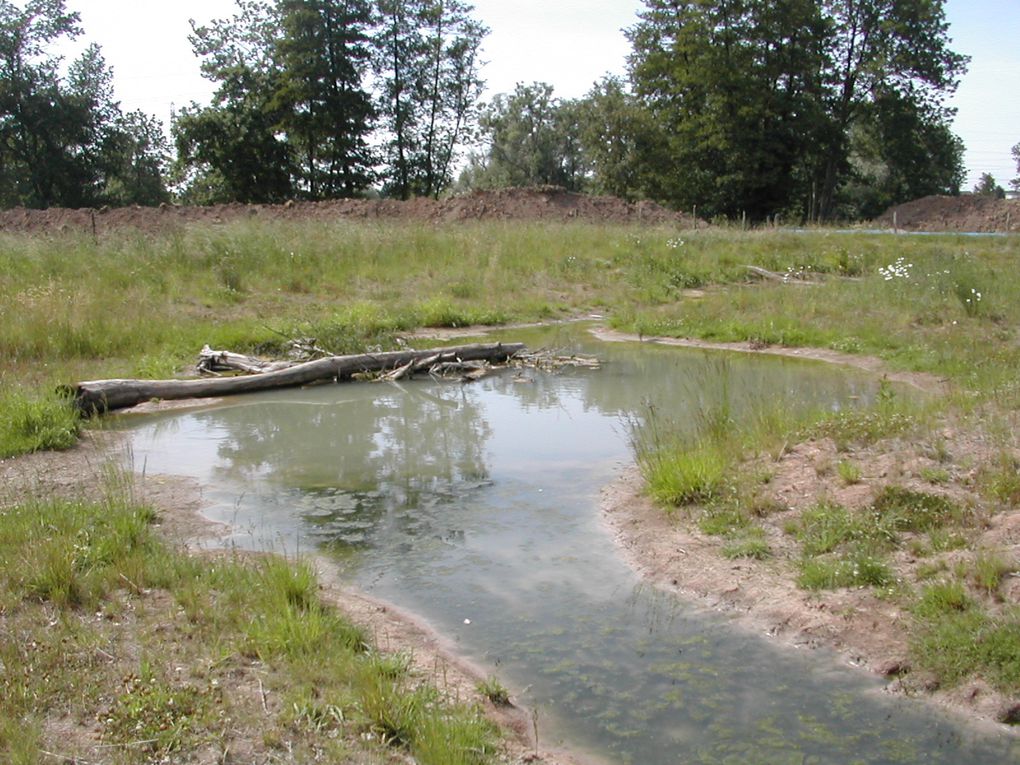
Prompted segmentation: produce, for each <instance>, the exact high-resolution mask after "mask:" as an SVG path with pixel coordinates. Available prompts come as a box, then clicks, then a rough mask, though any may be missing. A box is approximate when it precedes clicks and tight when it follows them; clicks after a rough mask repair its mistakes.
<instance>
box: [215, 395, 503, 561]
mask: <svg viewBox="0 0 1020 765" xmlns="http://www.w3.org/2000/svg"><path fill="white" fill-rule="evenodd" d="M203 417H204V418H208V420H209V423H208V424H209V426H210V429H213V430H215V431H218V432H220V433H222V434H223V435H222V436H221V437H222V439H223V440H222V442H221V444H220V447H219V450H218V451H219V455H220V457H221V458H222V459H223V467H222V469H221V475H222V476H223V478H224V479H228V480H230V481H231V482H234V483H240V484H242V485H244V484H252V483H254V482H268V483H269V484H270V485H272V486H273V487H275V488H274V490H273V491H274V492H275V493H277V494H278V495H279V494H280V493H282V495H283V496H282V497H279V498H278V499H277V501H275V502H274V504H279V505H284V506H285V507H286V509H288V510H296V511H297V513H299V514H300V515H301V517H302V518H303V519H304V520H305V521H306V522H307V523H308V524H310V525H311V527H312V528H313V529H314V532H313V533H314V534H315V536H317V537H318V538H320V539H322V540H323V541H327V542H332V543H333V544H335V545H336V544H338V545H340V546H357V547H360V546H365V545H369V546H370V545H371V543H372V540H373V539H374V538H376V537H378V536H380V535H382V534H384V533H391V532H392V531H394V530H399V531H400V532H402V533H403V534H410V535H415V536H417V535H421V534H430V535H439V536H440V537H442V538H443V539H446V540H448V541H456V540H457V539H458V538H459V537H462V536H463V532H462V531H460V530H458V529H450V528H446V527H445V526H446V524H444V523H443V518H442V513H441V512H440V511H441V510H442V508H443V507H444V506H446V505H448V504H449V503H450V502H452V501H455V500H456V501H460V500H461V498H462V497H463V496H464V494H465V493H467V492H471V491H475V490H477V489H478V488H479V487H480V486H483V485H485V484H486V483H487V481H488V468H487V466H486V464H485V459H484V455H485V442H486V440H487V439H488V438H489V436H490V435H491V429H490V427H489V425H488V423H487V421H486V420H485V417H484V416H483V413H482V411H481V409H480V407H479V406H478V403H477V401H476V400H475V399H474V397H473V396H472V395H471V393H470V391H469V390H467V389H464V388H462V387H459V386H454V385H448V386H435V385H431V384H428V383H418V382H411V383H408V384H406V385H402V386H400V387H399V388H398V387H395V386H381V385H380V386H374V385H373V386H351V387H350V388H348V389H345V390H343V391H342V392H341V391H340V390H339V389H335V388H324V389H311V390H308V391H303V392H302V393H300V394H298V397H297V400H295V396H294V395H293V394H291V395H290V397H288V398H281V399H280V401H278V402H276V401H273V400H269V401H266V402H263V403H260V404H257V405H252V406H245V407H236V408H231V409H222V410H214V411H211V412H207V413H205V414H204V415H203ZM437 524H439V526H442V528H440V529H439V530H436V528H433V527H435V526H436V525H437Z"/></svg>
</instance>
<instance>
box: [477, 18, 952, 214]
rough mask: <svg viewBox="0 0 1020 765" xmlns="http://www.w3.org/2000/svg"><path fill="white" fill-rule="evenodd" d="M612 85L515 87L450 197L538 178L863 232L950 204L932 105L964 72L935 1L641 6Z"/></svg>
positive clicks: (946, 129)
mask: <svg viewBox="0 0 1020 765" xmlns="http://www.w3.org/2000/svg"><path fill="white" fill-rule="evenodd" d="M638 16H639V18H638V21H637V23H636V24H634V25H633V26H632V27H631V28H630V29H628V30H627V31H626V34H627V37H628V38H629V40H630V42H631V45H632V52H631V55H630V57H629V60H628V70H627V76H626V77H625V78H618V79H614V78H608V79H605V80H603V81H602V82H600V83H598V84H597V85H596V86H595V87H594V88H593V89H592V90H591V91H590V92H589V93H588V94H587V95H586V96H585V97H584V98H582V99H577V100H557V99H555V98H554V97H553V94H552V90H551V89H550V88H549V87H548V86H547V85H544V84H541V83H537V84H534V85H530V86H523V85H522V86H519V87H518V88H517V90H516V92H515V93H513V94H512V95H510V96H508V97H501V98H496V99H495V100H494V101H493V103H492V104H490V105H489V107H488V108H487V109H486V110H485V112H484V113H483V115H482V125H483V128H484V129H486V130H487V134H488V136H489V138H490V144H489V147H488V148H487V150H486V151H484V152H482V153H479V154H477V155H476V156H475V157H473V160H472V162H471V164H470V166H469V167H468V170H467V174H466V176H465V178H464V179H463V180H464V182H465V184H468V185H470V184H483V185H500V184H502V183H504V182H506V181H507V179H511V180H512V181H513V182H519V181H520V180H521V179H522V178H523V177H526V176H529V175H530V176H532V177H535V176H536V175H538V176H541V177H542V179H543V180H545V181H548V182H554V183H563V184H564V185H567V186H570V187H575V188H581V189H591V190H596V191H602V192H607V193H612V194H615V195H618V196H624V197H631V198H634V197H645V198H651V199H656V200H659V201H664V202H666V203H668V204H671V205H673V206H677V207H681V208H686V209H688V210H691V209H692V208H694V207H697V210H698V212H699V214H704V215H708V216H715V215H721V216H741V215H744V214H746V215H748V216H749V217H751V218H755V219H763V218H766V217H768V216H775V215H781V216H782V217H783V218H785V219H787V220H791V219H792V220H818V219H831V218H861V217H870V216H873V215H876V214H878V213H879V212H881V211H882V210H884V209H885V208H886V207H888V206H889V205H890V204H893V203H896V202H900V201H904V200H906V199H913V198H917V197H920V196H924V195H927V194H955V193H958V192H959V188H960V184H961V182H962V179H963V162H962V154H963V145H962V143H961V141H960V140H959V139H958V138H957V137H956V136H955V135H954V134H953V133H952V131H951V129H950V121H951V118H952V112H951V111H950V110H949V109H948V108H946V106H945V100H946V98H947V97H948V96H949V95H950V94H951V93H952V92H953V91H954V89H955V88H956V85H957V83H958V82H959V79H960V77H961V76H962V75H963V73H964V72H965V69H966V64H967V59H966V57H964V56H961V55H959V54H957V53H955V52H953V51H952V50H951V48H950V40H949V38H948V34H947V33H948V26H947V24H946V21H945V14H944V11H943V3H942V2H941V0H686V1H684V0H645V2H644V8H643V10H642V11H640V12H639V14H638Z"/></svg>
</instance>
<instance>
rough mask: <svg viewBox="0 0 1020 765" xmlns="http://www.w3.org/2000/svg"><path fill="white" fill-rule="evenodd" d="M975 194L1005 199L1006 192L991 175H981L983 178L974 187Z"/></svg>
mask: <svg viewBox="0 0 1020 765" xmlns="http://www.w3.org/2000/svg"><path fill="white" fill-rule="evenodd" d="M974 193H975V194H977V195H979V196H982V197H994V198H996V199H1005V197H1006V190H1005V189H1004V188H1002V186H1000V185H999V184H998V183H996V181H995V176H994V175H992V174H991V173H981V178H980V180H978V182H977V185H976V186H975V187H974Z"/></svg>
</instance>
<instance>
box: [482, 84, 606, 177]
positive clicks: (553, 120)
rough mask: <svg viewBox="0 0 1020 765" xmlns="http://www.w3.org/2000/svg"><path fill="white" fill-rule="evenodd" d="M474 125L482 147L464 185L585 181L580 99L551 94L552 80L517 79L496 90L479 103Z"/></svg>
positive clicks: (586, 170) (585, 166)
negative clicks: (503, 89) (483, 142)
mask: <svg viewBox="0 0 1020 765" xmlns="http://www.w3.org/2000/svg"><path fill="white" fill-rule="evenodd" d="M479 126H480V129H481V133H482V136H483V137H484V139H485V140H486V141H487V143H488V151H487V152H486V154H485V155H484V156H483V157H480V158H479V157H475V158H473V161H472V164H471V165H470V166H469V168H468V170H467V173H468V175H469V178H467V179H465V182H466V184H467V185H470V186H474V187H478V188H498V187H505V186H541V185H553V186H561V187H563V188H566V189H568V190H570V191H581V190H583V189H584V188H585V187H586V182H587V176H588V167H587V162H586V160H585V155H584V152H583V151H582V147H581V135H580V134H581V130H582V126H581V104H580V102H577V101H564V100H561V99H558V98H555V97H554V96H553V87H552V85H549V84H547V83H543V82H536V83H533V84H532V85H524V84H523V83H518V85H517V87H516V89H515V90H514V92H513V93H511V94H509V95H505V94H499V95H497V96H496V97H495V98H493V100H492V102H491V103H490V104H488V105H487V106H485V107H484V108H483V109H482V113H481V116H480V118H479Z"/></svg>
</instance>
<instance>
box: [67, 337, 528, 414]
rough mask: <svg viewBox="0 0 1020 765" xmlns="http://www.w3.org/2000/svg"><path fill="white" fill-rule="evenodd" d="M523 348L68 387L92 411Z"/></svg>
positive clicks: (376, 356)
mask: <svg viewBox="0 0 1020 765" xmlns="http://www.w3.org/2000/svg"><path fill="white" fill-rule="evenodd" d="M523 350H524V344H523V343H490V344H475V345H459V346H453V347H450V348H432V349H429V350H424V351H414V350H403V351H387V352H385V353H361V354H354V355H349V356H329V357H327V358H323V359H316V360H315V361H307V362H304V363H302V364H295V365H294V366H290V367H287V368H284V369H276V370H274V371H270V372H262V373H260V374H252V375H246V376H241V377H216V378H212V379H200V380H89V381H86V382H79V383H78V384H77V385H74V386H69V387H68V388H67V392H68V393H70V394H71V395H72V396H73V398H74V403H75V405H76V406H77V407H78V409H79V410H80V411H81V412H83V413H84V414H87V415H92V414H95V413H100V412H109V411H113V410H115V409H124V408H127V407H129V406H135V405H137V404H141V403H143V402H145V401H150V400H152V399H163V400H166V401H171V400H179V399H186V398H206V397H215V396H231V395H234V394H237V393H252V392H255V391H260V390H270V389H272V388H287V387H294V386H297V385H308V384H310V383H317V382H325V381H335V382H343V381H345V380H349V379H350V378H351V377H352V376H353V375H355V374H358V373H359V372H385V371H387V370H391V369H399V368H400V367H403V366H406V365H408V364H411V365H413V366H416V365H417V363H418V362H424V361H430V362H432V363H437V362H455V361H493V362H499V361H506V360H508V359H510V358H511V357H513V356H514V354H516V353H520V352H521V351H523Z"/></svg>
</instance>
